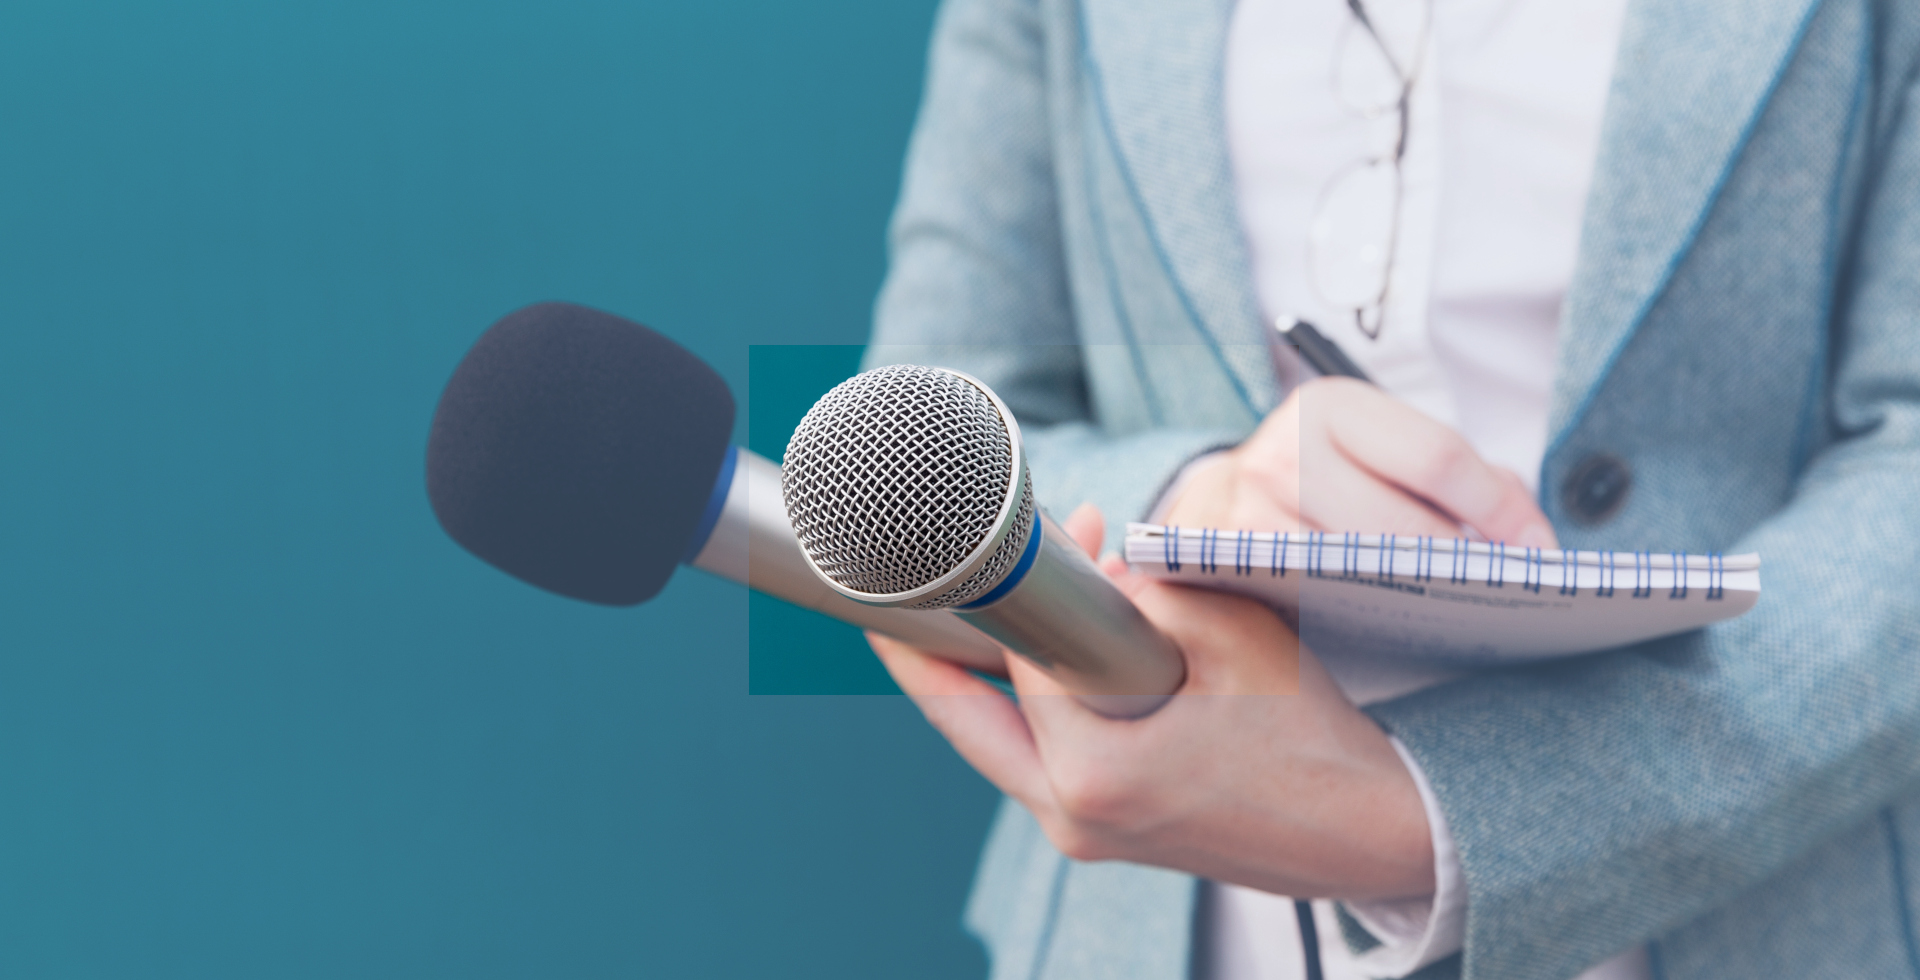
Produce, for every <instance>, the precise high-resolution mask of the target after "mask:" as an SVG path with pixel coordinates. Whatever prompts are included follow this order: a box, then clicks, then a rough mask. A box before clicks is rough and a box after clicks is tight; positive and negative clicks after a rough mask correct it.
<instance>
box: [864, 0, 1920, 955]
mask: <svg viewBox="0 0 1920 980" xmlns="http://www.w3.org/2000/svg"><path fill="white" fill-rule="evenodd" d="M1325 2H1335V0H1325ZM1230 7H1231V0H948V2H947V4H946V6H945V8H944V10H943V11H942V13H941V16H940V19H939V25H938V30H937V35H936V38H935V43H934V49H933V58H932V67H931V74H930V79H929V85H928V89H927V94H926V101H925V105H924V107H923V110H922V114H921V119H920V124H919V127H918V129H917V131H916V133H915V136H914V140H913V145H912V150H911V155H910V159H909V166H908V169H907V176H906V183H905V187H904V190H903V195H902V199H901V202H900V206H899V210H898V213H897V215H896V218H895V223H894V227H893V239H892V241H893V265H892V270H891V273H890V276H889V278H888V280H887V284H886V287H885V290H884V292H883V294H882V296H881V298H880V301H879V308H878V315H877V326H876V330H875V342H876V344H878V345H881V346H878V347H876V348H875V349H874V350H873V352H872V354H871V357H872V359H873V360H874V361H876V362H880V361H907V360H916V361H924V362H934V363H942V364H949V365H952V366H955V367H959V368H961V369H964V370H967V371H969V372H971V373H973V374H975V375H977V376H979V377H980V378H982V379H983V380H985V381H987V382H988V383H989V384H991V385H992V386H993V387H994V388H995V389H996V390H997V391H998V392H999V393H1000V394H1001V396H1002V397H1004V398H1005V399H1006V401H1007V402H1008V404H1010V405H1011V406H1012V407H1013V408H1014V409H1015V411H1016V412H1017V413H1019V414H1020V416H1021V417H1022V419H1023V426H1024V428H1025V430H1026V432H1027V436H1028V444H1029V447H1030V451H1031V456H1032V459H1033V461H1034V487H1035V489H1036V490H1037V491H1039V493H1040V494H1041V496H1042V498H1043V500H1044V501H1046V502H1047V503H1048V505H1049V506H1050V507H1051V508H1052V509H1054V510H1055V511H1056V512H1059V511H1062V510H1064V509H1066V508H1070V507H1072V506H1073V505H1075V504H1076V503H1078V502H1079V501H1081V500H1093V501H1095V502H1097V503H1098V504H1100V505H1101V506H1102V507H1103V508H1104V509H1105V510H1106V513H1107V514H1108V516H1109V517H1110V518H1111V519H1112V520H1113V521H1114V522H1115V525H1114V527H1113V528H1111V529H1110V532H1109V533H1110V534H1117V533H1118V530H1119V527H1118V525H1119V523H1120V522H1122V521H1125V520H1127V519H1129V518H1137V517H1138V516H1140V514H1141V512H1142V510H1143V509H1144V508H1145V507H1146V505H1147V502H1148V500H1149V498H1150V497H1151V496H1152V495H1153V494H1154V492H1155V491H1156V489H1157V488H1158V486H1159V485H1160V483H1161V481H1162V480H1164V479H1165V478H1166V477H1167V476H1168V474H1169V473H1171V472H1172V471H1173V470H1174V469H1175V468H1176V467H1177V466H1178V465H1180V463H1181V462H1183V461H1184V460H1186V459H1188V458H1189V457H1191V456H1192V455H1193V454H1194V453H1196V452H1197V451H1199V450H1202V449H1204V448H1206V447H1209V446H1213V445H1217V444H1220V443H1223V442H1233V441H1235V440H1237V439H1239V438H1241V437H1243V436H1244V435H1245V434H1246V433H1247V432H1248V431H1250V429H1251V428H1252V427H1253V425H1254V424H1255V422H1256V421H1257V420H1258V419H1259V418H1260V417H1261V415H1262V414H1263V413H1265V412H1266V411H1267V410H1269V409H1270V408H1272V407H1273V406H1274V405H1275V404H1276V402H1277V399H1278V398H1279V396H1280V394H1281V393H1280V392H1278V391H1276V390H1275V385H1274V382H1273V381H1272V379H1271V377H1270V375H1269V369H1268V367H1267V361H1266V357H1265V353H1264V349H1263V347H1262V346H1261V343H1260V330H1261V322H1260V316H1259V313H1258V310H1257V308H1256V305H1255V300H1254V296H1253V293H1252V290H1251V288H1250V285H1249V275H1248V266H1247V258H1246V254H1245V247H1244V244H1243V242H1242V239H1241V233H1240V229H1239V225H1238V222H1237V219H1236V214H1235V208H1234V190H1233V185H1232V180H1231V175H1230V173H1229V168H1228V163H1227V155H1226V149H1225V142H1224V141H1225V136H1224V121H1223V117H1222V110H1221V96H1220V89H1221V57H1222V50H1223V42H1224V38H1225V34H1226V27H1227V20H1228V15H1229V13H1230ZM1917 71H1920V2H1916V0H1634V2H1633V3H1632V5H1631V10H1630V12H1629V15H1628V19H1627V25H1626V29H1625V35H1624V38H1623V41H1622V46H1621V50H1620V54H1619V62H1618V69H1617V71H1616V73H1615V79H1614V82H1613V90H1612V95H1611V100H1610V102H1609V105H1608V109H1607V118H1606V123H1605V128H1604V135H1603V138H1602V148H1601V152H1600V157H1599V164H1598V171H1597V174H1596V176H1595V178H1594V183H1593V188H1592V193H1591V197H1590V199H1589V201H1588V205H1587V212H1586V220H1585V226H1584V229H1583V233H1582V236H1583V237H1582V244H1581V251H1580V261H1579V265H1578V269H1577V272H1576V274H1575V280H1574V284H1573V288H1572V294H1571V297H1570V300H1569V302H1568V304H1567V309H1566V314H1565V323H1564V328H1563V331H1562V339H1561V345H1560V352H1559V363H1558V374H1557V377H1556V381H1555V393H1554V400H1553V409H1552V422H1551V437H1550V445H1549V448H1548V451H1547V455H1546V460H1545V463H1544V464H1543V466H1542V470H1541V474H1540V485H1541V487H1542V488H1543V489H1542V492H1541V499H1540V503H1541V506H1542V507H1544V508H1545V509H1546V513H1547V514H1548V515H1549V516H1550V517H1551V518H1553V520H1554V523H1555V526H1556V528H1557V529H1558V531H1559V534H1560V538H1561V540H1562V541H1563V542H1566V543H1567V544H1568V546H1570V547H1583V548H1590V547H1596V546H1607V547H1616V548H1649V549H1656V550H1663V551H1674V550H1686V551H1693V552H1702V551H1709V550H1720V551H1758V552H1760V553H1761V554H1762V555H1763V556H1764V560H1765V562H1766V575H1765V578H1766V593H1765V596H1764V597H1763V598H1762V600H1761V602H1760V604H1759V606H1758V607H1757V608H1756V609H1755V610H1754V611H1753V612H1752V613H1751V614H1750V615H1748V616H1746V617H1744V618H1742V619H1739V620H1736V621H1734V622H1731V623H1727V624H1724V625H1721V626H1717V627H1714V628H1712V629H1708V630H1705V631H1701V632H1696V633H1692V634H1689V635H1686V636H1682V637H1677V638H1672V639H1668V640H1663V641H1658V642H1654V643H1649V644H1645V645H1642V646H1638V647H1633V648H1628V649H1622V650H1618V651H1613V652H1609V653H1604V654H1600V655H1596V656H1591V657H1585V658H1580V659H1578V660H1575V661H1572V662H1566V663H1560V664H1556V665H1553V666H1547V667H1536V668H1530V669H1514V670H1503V671H1496V672H1490V673H1485V674H1481V675H1478V676H1475V677H1473V678H1470V679H1467V680H1463V681H1459V682H1456V683H1452V684H1448V685H1445V686H1442V687H1438V688H1433V689H1430V690H1427V691H1424V692H1421V693H1418V694H1415V695H1412V696H1409V697H1406V698H1403V699H1400V700H1398V701H1394V702H1391V703H1387V704H1384V705H1380V706H1377V707H1375V708H1372V709H1369V710H1370V713H1371V714H1372V715H1373V716H1374V717H1375V718H1376V719H1378V720H1379V722H1380V723H1381V724H1382V725H1383V726H1385V727H1386V728H1388V729H1389V730H1391V731H1392V732H1393V733H1395V734H1396V735H1398V736H1399V737H1400V739H1401V740H1402V741H1403V742H1405V743H1406V745H1407V746H1408V748H1409V749H1411V750H1412V752H1413V754H1414V755H1415V756H1416V757H1417V758H1418V759H1419V760H1420V763H1421V765H1422V766H1424V767H1425V769H1426V772H1427V774H1428V776H1429V777H1430V778H1431V780H1432V783H1433V788H1434V790H1435V792H1436V793H1437V794H1438V797H1439V800H1440V803H1441V805H1442V807H1443V808H1444V809H1445V811H1446V813H1447V817H1448V820H1449V821H1450V822H1451V823H1452V826H1453V831H1454V833H1455V835H1456V837H1457V839H1458V843H1459V848H1460V857H1461V862H1462V865H1463V867H1464V870H1465V876H1466V881H1467V891H1468V897H1469V903H1470V905H1469V912H1468V918H1467V929H1466V947H1465V950H1464V953H1463V954H1462V956H1461V957H1459V958H1455V959H1450V960H1448V961H1445V962H1443V963H1441V964H1437V965H1436V966H1435V967H1433V968H1430V972H1431V973H1432V974H1433V975H1435V976H1442V975H1446V976H1451V975H1455V974H1456V973H1457V974H1459V975H1463V976H1466V977H1470V978H1528V980H1554V978H1563V977H1570V976H1573V975H1575V974H1577V973H1579V972H1580V971H1581V970H1582V969H1583V968H1585V967H1587V966H1589V965H1591V964H1593V963H1596V962H1598V961H1600V960H1602V959H1604V958H1606V957H1608V956H1609V955H1612V954H1614V953H1617V952H1619V951H1621V950H1624V949H1627V948H1630V947H1633V946H1635V945H1639V944H1643V943H1646V944H1651V949H1652V959H1653V969H1654V972H1655V975H1656V976H1660V977H1665V978H1669V980H1696V978H1698V980H1705V978H1728V980H1734V978H1738V980H1751V978H1771V977H1785V978H1805V977H1846V978H1862V977H1908V978H1913V977H1920V950H1917V949H1916V932H1917V931H1920V918H1917V915H1916V914H1917V913H1920V561H1917V560H1916V559H1920V103H1916V94H1917V93H1916V72H1917ZM1601 453H1605V454H1609V455H1611V456H1614V457H1617V458H1618V459H1619V460H1621V461H1624V462H1625V463H1626V464H1627V465H1628V466H1629V467H1630V469H1631V473H1632V489H1631V491H1630V493H1629V495H1628V497H1627V499H1626V502H1625V504H1624V505H1623V506H1622V507H1621V509H1620V510H1619V511H1618V512H1617V513H1616V514H1615V515H1613V516H1612V517H1611V518H1610V519H1607V520H1605V521H1603V522H1601V523H1598V524H1582V523H1580V522H1579V521H1577V520H1575V519H1574V518H1575V517H1576V516H1577V515H1575V514H1572V513H1570V512H1569V510H1568V505H1567V504H1566V503H1565V498H1564V496H1563V490H1564V489H1565V486H1566V483H1567V481H1568V479H1569V477H1570V475H1572V474H1574V473H1575V471H1576V469H1577V468H1578V467H1579V465H1580V464H1581V462H1582V461H1583V460H1587V459H1589V458H1591V457H1593V456H1594V455H1595V454H1601ZM1109 540H1112V539H1111V538H1110V539H1109ZM1194 899H1195V882H1194V880H1193V879H1192V878H1189V877H1187V876H1185V875H1180V874H1175V873H1172V872H1168V871H1162V870H1156V869H1150V868H1143V867H1137V866H1131V865H1124V864H1112V863H1108V864H1081V863H1076V862H1073V861H1069V860H1067V859H1065V858H1063V857H1061V855H1060V854H1058V853H1057V852H1056V851H1054V850H1053V848H1052V847H1050V846H1049V845H1048V843H1047V841H1046V839H1045V837H1044V836H1042V835H1041V834H1040V833H1039V832H1038V830H1037V829H1036V827H1035V825H1034V823H1033V822H1032V820H1031V819H1030V818H1028V817H1027V816H1026V815H1025V814H1024V812H1022V811H1021V810H1020V809H1019V808H1018V807H1014V806H1007V807H1004V808H1003V810H1002V813H1001V815H1000V818H999V819H998V821H997V823H996V825H995V828H994V831H993V837H992V839H991V841H990V842H989V844H988V847H987V852H986V855H985V857H984V859H983V861H982V864H981V867H980V872H979V876H978V880H977V882H976V887H975V893H974V896H973V899H972V902H971V905H970V908H969V912H968V920H967V921H968V924H969V926H970V927H971V928H972V929H973V930H974V931H975V932H976V933H977V934H978V935H979V936H980V937H981V939H982V940H983V941H985V942H986V944H987V945H988V947H989V948H990V949H991V952H992V962H993V976H994V977H996V978H1027V977H1044V978H1048V980H1065V978H1087V980H1096V978H1097V980H1117V978H1142V980H1145V978H1154V980H1171V978H1176V977H1180V976H1183V975H1184V974H1185V973H1186V971H1187V970H1188V969H1189V963H1190V957H1191V952H1192V948H1191V947H1192V942H1191V938H1190V936H1191V932H1192V930H1191V925H1192V919H1193V908H1194Z"/></svg>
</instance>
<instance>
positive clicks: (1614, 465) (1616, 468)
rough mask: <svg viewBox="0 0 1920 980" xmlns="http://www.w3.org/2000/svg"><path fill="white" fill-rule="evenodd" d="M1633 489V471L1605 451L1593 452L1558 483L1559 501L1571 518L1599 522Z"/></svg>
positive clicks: (1617, 508) (1609, 514) (1611, 514)
mask: <svg viewBox="0 0 1920 980" xmlns="http://www.w3.org/2000/svg"><path fill="white" fill-rule="evenodd" d="M1632 489H1633V471H1632V470H1629V469H1627V464H1626V463H1624V462H1622V461H1620V460H1619V459H1618V458H1616V457H1613V456H1609V455H1607V454H1606V453H1596V454H1594V455H1592V456H1588V457H1587V458H1586V459H1583V460H1581V461H1580V465H1578V466H1575V467H1574V468H1573V472H1571V473H1569V474H1567V482H1565V483H1564V484H1561V487H1560V501H1561V503H1563V504H1564V505H1565V506H1566V509H1567V513H1568V514H1569V515H1570V516H1572V517H1573V519H1574V520H1576V521H1579V522H1580V523H1582V524H1598V523H1600V522H1601V521H1604V520H1606V519H1607V518H1609V517H1612V516H1613V515H1614V514H1616V513H1618V512H1619V510H1620V505H1621V504H1624V503H1626V502H1627V492H1628V491H1630V490H1632Z"/></svg>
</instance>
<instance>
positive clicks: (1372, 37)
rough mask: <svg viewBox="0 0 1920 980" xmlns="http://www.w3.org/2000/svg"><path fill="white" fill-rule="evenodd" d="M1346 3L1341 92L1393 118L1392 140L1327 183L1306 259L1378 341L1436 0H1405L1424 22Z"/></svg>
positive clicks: (1337, 67)
mask: <svg viewBox="0 0 1920 980" xmlns="http://www.w3.org/2000/svg"><path fill="white" fill-rule="evenodd" d="M1346 3H1347V9H1349V10H1351V11H1352V12H1353V20H1352V22H1351V23H1350V24H1349V26H1348V29H1347V30H1346V31H1345V32H1344V33H1343V34H1342V36H1341V38H1340V41H1339V48H1338V49H1337V51H1336V52H1335V54H1334V59H1333V91H1334V94H1335V96H1336V97H1337V98H1338V99H1339V100H1340V103H1341V105H1343V106H1345V107H1346V108H1347V109H1349V110H1351V111H1352V112H1354V113H1356V114H1358V115H1360V116H1361V117H1363V118H1365V119H1367V120H1370V121H1371V120H1377V119H1382V118H1390V119H1391V120H1392V121H1393V124H1394V130H1393V141H1392V142H1391V143H1390V144H1385V145H1384V147H1383V148H1382V149H1380V150H1379V151H1377V152H1374V153H1370V154H1369V155H1368V156H1367V157H1365V158H1363V159H1361V160H1360V161H1358V162H1356V163H1354V164H1352V165H1350V166H1348V167H1347V168H1345V169H1344V170H1342V171H1341V172H1340V173H1338V174H1337V175H1335V176H1334V178H1333V179H1332V180H1330V181H1328V183H1327V185H1326V186H1325V187H1324V188H1322V189H1321V191H1320V199H1319V200H1318V201H1317V202H1316V203H1315V205H1314V212H1313V220H1312V222H1311V224H1309V226H1308V230H1307V261H1308V263H1309V265H1310V267H1311V271H1312V278H1313V284H1314V288H1315V289H1316V290H1317V291H1318V292H1319V294H1320V299H1321V300H1322V301H1323V302H1325V303H1326V304H1327V305H1328V306H1330V307H1332V308H1333V309H1336V310H1340V311H1343V312H1345V313H1348V314H1350V315H1351V316H1352V317H1353V323H1354V326H1356V327H1358V328H1359V330H1360V332H1361V333H1362V334H1363V335H1365V336H1366V337H1367V339H1369V340H1378V339H1379V338H1380V329H1381V327H1382V326H1384V323H1385V317H1386V307H1387V297H1388V294H1389V291H1390V290H1391V287H1392V283H1393V262H1394V255H1395V252H1396V251H1397V250H1398V246H1399V238H1400V201H1401V191H1402V183H1403V180H1402V175H1401V161H1402V160H1403V159H1404V158H1405V157H1406V153H1407V119H1408V115H1409V110H1410V107H1411V105H1412V101H1413V86H1414V83H1415V82H1416V81H1417V80H1418V79H1419V77H1420V69H1421V65H1422V62H1423V61H1424V60H1425V54H1426V49H1427V39H1428V34H1429V32H1430V31H1431V30H1432V27H1433V0H1410V2H1408V3H1407V4H1404V6H1407V7H1411V8H1417V13H1418V20H1417V22H1414V23H1412V24H1407V25H1393V24H1388V23H1384V22H1381V21H1379V20H1376V18H1375V17H1374V16H1372V15H1371V13H1370V11H1369V10H1368V8H1367V6H1366V5H1365V4H1364V3H1363V2H1362V0H1346ZM1379 9H1381V8H1376V11H1377V10H1379ZM1395 27H1403V28H1410V29H1400V30H1396V29H1395ZM1400 37H1410V39H1411V44H1410V45H1408V44H1404V42H1403V43H1402V46H1403V47H1404V50H1406V51H1407V52H1408V53H1407V54H1406V55H1405V56H1401V55H1396V54H1395V47H1396V44H1395V43H1393V42H1394V40H1396V39H1398V38H1400Z"/></svg>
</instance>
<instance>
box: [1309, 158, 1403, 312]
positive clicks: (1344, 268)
mask: <svg viewBox="0 0 1920 980" xmlns="http://www.w3.org/2000/svg"><path fill="white" fill-rule="evenodd" d="M1399 207H1400V174H1399V170H1398V169H1397V168H1395V167H1394V166H1393V165H1392V164H1391V163H1387V162H1384V161H1375V162H1370V163H1365V164H1361V165H1360V166H1358V167H1355V168H1354V169H1352V170H1349V171H1347V172H1346V173H1345V174H1342V175H1341V176H1340V178H1339V179H1338V180H1335V181H1334V182H1333V183H1332V184H1329V185H1328V186H1327V191H1326V193H1325V195H1323V196H1322V197H1321V198H1320V207H1319V209H1318V210H1316V211H1315V212H1314V217H1313V225H1312V226H1311V227H1310V228H1309V229H1308V230H1307V251H1308V260H1309V261H1310V262H1311V263H1312V264H1313V280H1314V286H1315V287H1316V288H1318V289H1319V291H1320V298H1321V299H1322V300H1324V301H1325V302H1326V303H1327V304H1328V305H1330V306H1333V307H1337V308H1340V309H1349V310H1352V309H1361V308H1365V307H1370V306H1374V305H1377V304H1378V303H1379V302H1380V301H1381V300H1382V299H1384V298H1385V297H1386V294H1387V274H1388V270H1389V268H1390V267H1391V265H1392V260H1393V234H1394V227H1395V217H1396V212H1397V211H1398V210H1399Z"/></svg>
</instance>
